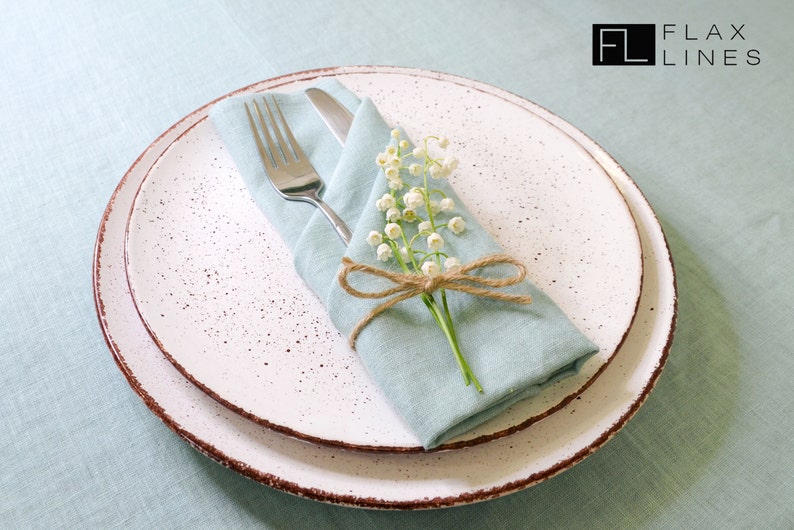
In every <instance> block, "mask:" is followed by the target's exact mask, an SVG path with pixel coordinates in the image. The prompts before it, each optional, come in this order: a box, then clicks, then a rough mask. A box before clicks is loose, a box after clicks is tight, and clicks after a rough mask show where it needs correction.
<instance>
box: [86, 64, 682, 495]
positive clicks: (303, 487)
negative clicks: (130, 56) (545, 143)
mask: <svg viewBox="0 0 794 530" xmlns="http://www.w3.org/2000/svg"><path fill="white" fill-rule="evenodd" d="M322 75H334V76H338V77H339V78H340V79H342V80H348V79H350V78H358V77H361V76H366V75H379V76H380V75H393V76H395V82H396V81H397V80H399V79H402V78H404V77H407V78H409V79H411V78H420V79H421V78H429V79H444V80H446V81H449V82H454V83H457V84H460V85H461V86H468V87H470V88H471V89H472V90H474V91H482V92H484V93H492V94H498V95H499V96H500V97H504V98H506V99H508V100H511V101H514V102H515V104H516V105H517V106H518V107H523V106H525V105H529V106H530V108H532V109H533V110H534V111H537V112H540V113H541V115H542V116H543V117H544V118H545V119H547V120H549V121H550V123H552V124H554V125H555V126H556V127H559V128H560V129H561V130H562V131H564V132H565V133H567V134H569V135H570V136H571V138H572V139H573V140H574V141H576V142H578V143H579V144H580V145H581V146H582V148H583V149H584V150H585V151H586V152H587V153H589V154H591V155H592V156H593V157H594V158H595V159H596V160H597V161H598V162H599V164H600V165H601V166H602V167H603V169H604V171H606V172H607V173H608V174H609V175H610V177H611V178H612V179H613V181H614V182H615V184H616V185H617V186H618V188H619V189H620V191H621V193H622V194H623V196H624V197H625V198H626V200H627V202H628V204H629V206H630V209H631V212H632V215H633V218H634V220H635V222H636V224H637V227H638V232H639V235H640V238H641V242H642V248H643V263H644V281H643V285H642V293H641V297H640V301H639V305H638V310H637V314H636V317H635V320H634V324H633V325H632V327H631V329H630V331H629V333H628V335H627V337H626V340H625V342H624V344H623V345H622V346H621V348H620V349H619V351H618V353H617V354H616V355H615V358H614V360H613V361H612V362H611V363H610V364H609V365H608V366H606V368H604V370H603V371H602V373H601V375H600V376H599V377H598V378H597V379H596V380H594V381H593V382H592V384H591V385H590V386H589V387H588V388H586V389H585V390H584V391H583V392H581V394H580V395H579V396H577V398H576V399H574V400H573V401H571V402H570V403H567V404H566V405H565V406H564V407H563V408H562V410H561V411H559V413H557V414H553V415H551V416H549V417H547V418H546V419H545V420H544V421H541V422H538V423H536V424H534V425H532V426H531V427H530V428H528V429H524V430H522V431H520V432H516V433H514V434H512V435H511V436H507V437H504V438H501V439H498V440H494V441H491V442H489V443H486V444H480V445H477V446H475V447H469V448H467V449H466V450H460V451H441V452H432V453H405V454H385V453H369V452H362V451H346V450H341V449H338V448H335V447H329V446H326V445H320V444H313V443H307V442H304V441H301V440H297V439H295V438H292V437H289V436H284V435H282V434H280V433H278V432H276V431H274V430H272V429H268V428H263V427H262V426H261V425H259V424H257V423H254V422H252V421H249V420H247V419H245V418H244V417H242V416H241V415H239V414H236V413H234V412H233V411H231V410H230V409H228V408H227V407H224V406H223V405H221V404H220V403H218V402H217V401H215V400H213V399H212V398H211V397H209V396H208V395H207V394H206V393H204V392H202V391H201V390H200V389H199V388H197V387H196V386H195V385H194V384H192V383H191V382H190V381H189V380H187V379H186V378H185V377H184V376H183V375H182V374H181V373H180V372H179V371H178V370H177V369H176V368H175V367H174V366H173V365H172V364H171V363H170V362H169V361H168V360H167V359H166V358H165V357H164V356H163V355H162V353H161V351H160V350H159V349H158V347H157V344H155V342H154V341H153V340H152V338H151V336H150V335H149V333H148V332H147V330H146V328H145V327H144V325H143V323H142V322H141V321H140V319H139V318H138V315H137V312H136V309H135V305H134V303H133V300H132V297H131V295H130V291H129V288H128V283H127V278H126V274H125V263H124V239H125V229H126V224H127V218H128V213H129V209H130V207H131V205H132V203H133V199H134V197H135V194H136V191H137V189H138V186H139V185H140V183H141V182H142V181H143V179H144V177H145V176H146V174H147V172H148V169H149V168H150V167H151V166H152V164H153V163H154V162H155V161H156V160H157V159H158V157H159V156H160V155H161V154H162V153H163V152H164V151H165V150H166V149H167V147H168V146H169V145H170V144H171V143H172V142H173V141H174V140H175V139H176V138H178V137H179V136H180V135H181V134H182V133H184V132H185V131H186V130H189V129H190V127H191V126H193V125H194V124H196V123H200V122H201V121H202V120H203V119H204V118H205V116H206V112H207V109H208V107H203V108H201V109H199V110H197V111H196V112H194V113H193V114H191V115H189V116H187V117H186V118H185V119H184V120H182V121H180V122H179V123H178V124H176V125H175V126H174V127H172V128H171V129H169V130H168V131H166V132H165V133H164V134H163V135H162V136H161V137H160V138H158V139H157V140H155V142H154V143H153V144H152V145H151V146H150V147H149V148H148V149H147V150H146V151H145V152H144V153H143V154H142V155H141V156H140V157H139V158H138V160H136V161H135V163H134V164H133V165H132V167H131V168H130V170H129V171H128V172H127V174H126V175H125V176H124V178H123V179H122V181H121V183H120V184H119V186H118V187H117V189H116V191H115V192H114V194H113V196H112V198H111V200H110V202H109V204H108V206H107V209H106V210H105V214H104V216H103V218H102V222H101V224H100V227H99V232H98V235H97V243H96V247H95V254H94V293H95V301H96V307H97V314H98V317H99V322H100V325H101V327H102V330H103V332H104V334H105V338H106V340H107V343H108V346H109V348H110V350H111V352H112V354H113V356H114V358H115V360H116V362H117V363H118V365H119V368H120V369H121V371H122V372H123V374H124V376H125V377H126V378H127V380H128V381H129V383H130V385H131V387H132V388H133V389H134V391H135V392H136V393H138V394H139V395H140V397H141V398H142V399H143V400H144V402H145V403H146V405H147V406H148V407H149V408H150V409H151V410H152V412H153V413H154V414H156V415H157V416H158V417H159V418H160V419H161V420H162V421H163V422H164V423H165V424H166V425H167V426H168V427H169V428H170V429H172V430H173V431H174V432H176V433H177V434H178V435H179V436H181V437H182V438H184V439H185V440H186V441H187V442H188V443H189V444H191V445H192V446H193V447H195V448H196V449H197V450H198V451H200V452H202V453H203V454H205V455H207V456H208V457H210V458H212V459H214V460H215V461H217V462H219V463H221V464H223V465H224V466H227V467H229V468H231V469H233V470H235V471H237V472H239V473H241V474H243V475H245V476H247V477H249V478H251V479H253V480H257V481H259V482H261V483H263V484H266V485H268V486H271V487H274V488H278V489H280V490H283V491H287V492H290V493H293V494H295V495H299V496H303V497H307V498H311V499H315V500H320V501H324V502H331V503H337V504H345V505H351V506H358V507H369V508H390V509H419V508H433V507H441V506H453V505H459V504H466V503H471V502H477V501H482V500H486V499H492V498H495V497H499V496H501V495H505V494H508V493H511V492H515V491H518V490H521V489H524V488H527V487H529V486H532V485H533V484H536V483H538V482H540V481H543V480H545V479H548V478H550V477H552V476H554V475H556V474H557V473H560V472H562V471H564V470H566V469H568V468H570V467H571V466H573V465H575V464H576V463H578V462H580V461H581V460H583V459H584V458H586V457H587V456H589V455H590V454H592V453H593V452H595V451H596V450H597V449H598V448H599V447H601V446H602V445H603V444H605V443H606V442H607V441H608V440H609V439H610V438H611V437H612V436H614V435H615V434H616V433H617V432H618V431H619V430H620V429H621V428H622V427H623V426H624V425H625V424H626V422H627V421H628V420H629V419H630V418H631V417H632V416H633V415H634V414H635V413H636V411H637V410H638V409H639V408H640V406H641V405H642V404H643V403H644V401H645V400H646V399H647V397H648V395H649V394H650V392H651V390H652V389H653V387H654V385H655V383H656V381H657V379H658V377H659V374H660V373H661V371H662V369H663V367H664V364H665V361H666V359H667V354H668V351H669V348H670V344H671V342H672V337H673V328H674V322H675V315H676V291H675V278H674V271H673V266H672V261H671V258H670V254H669V251H668V248H667V245H666V241H665V238H664V234H663V232H662V230H661V227H660V225H659V222H658V220H657V219H656V217H655V215H654V213H653V210H652V209H651V207H650V206H649V204H648V203H647V201H646V200H645V198H644V197H643V196H642V193H641V192H640V191H639V189H638V188H637V187H636V185H635V184H634V183H633V182H632V180H631V179H630V178H629V177H628V175H627V174H626V173H625V172H624V171H623V170H622V169H621V168H620V167H619V166H618V165H617V163H616V162H615V161H614V160H613V159H612V158H611V157H609V155H608V154H607V153H605V152H604V151H603V150H602V149H601V148H599V147H598V146H597V145H596V144H595V143H594V142H593V141H592V140H590V139H589V138H587V137H586V136H585V135H584V134H582V133H581V132H579V131H578V130H577V129H575V128H574V127H572V126H570V125H568V124H567V123H566V122H564V121H563V120H561V119H559V118H558V117H556V116H554V115H553V114H551V113H548V112H546V111H542V110H538V109H536V108H535V107H534V106H532V105H531V104H528V103H527V102H526V101H524V100H523V99H521V98H519V97H517V96H512V95H510V94H507V93H505V92H503V91H501V90H499V89H495V88H493V87H490V86H488V85H484V84H482V83H478V82H475V81H470V80H466V79H461V78H457V77H452V76H448V75H444V74H437V73H432V72H424V71H416V70H406V69H399V68H383V67H379V68H376V67H344V68H336V69H332V70H325V71H313V72H302V73H298V74H293V75H290V76H285V77H281V78H277V79H272V80H269V81H266V82H263V83H260V84H258V85H256V88H257V89H262V88H270V87H279V86H282V85H288V84H290V83H292V82H294V81H300V80H305V79H311V78H314V77H318V76H322Z"/></svg>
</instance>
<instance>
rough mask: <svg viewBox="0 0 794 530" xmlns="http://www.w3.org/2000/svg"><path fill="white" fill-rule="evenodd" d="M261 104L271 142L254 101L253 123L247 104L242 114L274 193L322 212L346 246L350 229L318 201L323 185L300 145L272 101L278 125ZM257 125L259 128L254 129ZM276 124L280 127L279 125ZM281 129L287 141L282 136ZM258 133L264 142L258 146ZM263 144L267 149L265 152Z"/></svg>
mask: <svg viewBox="0 0 794 530" xmlns="http://www.w3.org/2000/svg"><path fill="white" fill-rule="evenodd" d="M262 102H263V103H264V106H265V112H266V114H267V117H268V121H269V122H270V124H271V125H272V129H273V133H274V135H275V138H276V139H275V142H274V140H273V136H272V135H271V134H270V132H269V130H268V126H267V123H268V122H267V121H266V120H265V117H264V116H263V115H262V111H261V110H260V109H259V105H258V104H257V102H256V101H253V103H252V104H253V107H254V113H255V114H256V117H257V120H254V116H253V114H252V113H251V109H249V107H248V104H247V103H246V104H245V112H246V114H248V122H249V124H250V125H251V132H252V133H253V135H254V139H255V140H256V146H257V148H258V149H259V156H260V157H261V158H262V163H263V164H264V166H265V172H266V173H267V176H268V178H269V179H270V183H271V184H273V187H274V188H275V189H276V191H277V192H278V193H279V195H281V196H282V197H284V198H285V199H287V200H291V201H303V202H308V203H311V204H313V205H314V206H316V207H318V208H319V209H320V211H322V212H323V213H324V214H325V216H326V217H327V218H328V220H329V221H331V224H332V225H333V226H334V229H335V230H336V233H337V234H339V237H341V238H342V241H344V242H345V244H346V245H348V244H350V239H351V237H352V234H351V232H350V229H349V228H348V227H347V225H345V223H344V221H342V219H340V217H339V216H338V215H337V214H336V212H334V211H333V210H332V209H331V208H330V207H329V206H328V205H327V204H326V203H325V202H323V200H322V199H321V198H320V195H319V192H320V190H321V189H322V188H323V181H322V179H321V178H320V176H319V175H318V174H317V172H316V171H315V170H314V167H312V165H311V162H309V159H308V158H307V157H306V155H305V154H304V153H303V150H302V149H301V147H300V145H298V142H297V141H296V140H295V137H294V136H293V135H292V130H290V128H289V125H287V121H286V120H285V119H284V115H283V114H282V113H281V109H280V108H279V106H278V103H277V102H276V100H275V98H273V106H274V107H275V109H276V114H277V115H278V118H279V119H278V121H277V120H276V119H275V117H274V115H273V111H272V110H271V109H270V105H269V104H268V102H267V100H266V99H265V98H264V97H263V98H262ZM257 121H258V122H259V127H257ZM279 122H280V123H281V125H279ZM282 128H283V130H284V134H286V136H287V138H286V139H285V138H284V134H282ZM260 130H261V133H262V136H263V137H264V138H265V141H264V142H262V136H260ZM265 144H267V148H265Z"/></svg>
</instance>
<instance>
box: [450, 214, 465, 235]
mask: <svg viewBox="0 0 794 530" xmlns="http://www.w3.org/2000/svg"><path fill="white" fill-rule="evenodd" d="M447 228H449V229H450V230H451V231H452V233H453V234H455V235H458V234H460V233H461V232H463V230H464V229H465V228H466V221H464V220H463V218H462V217H453V218H452V219H450V220H449V222H448V223H447Z"/></svg>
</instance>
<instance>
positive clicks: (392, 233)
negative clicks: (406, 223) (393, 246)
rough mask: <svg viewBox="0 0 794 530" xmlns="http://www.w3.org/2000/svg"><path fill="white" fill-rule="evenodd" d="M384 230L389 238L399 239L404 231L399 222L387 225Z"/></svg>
mask: <svg viewBox="0 0 794 530" xmlns="http://www.w3.org/2000/svg"><path fill="white" fill-rule="evenodd" d="M383 231H384V232H385V233H386V237H388V238H389V239H397V238H398V237H400V234H402V233H403V230H402V228H400V225H398V224H397V223H389V224H387V225H386V227H385V228H384V229H383Z"/></svg>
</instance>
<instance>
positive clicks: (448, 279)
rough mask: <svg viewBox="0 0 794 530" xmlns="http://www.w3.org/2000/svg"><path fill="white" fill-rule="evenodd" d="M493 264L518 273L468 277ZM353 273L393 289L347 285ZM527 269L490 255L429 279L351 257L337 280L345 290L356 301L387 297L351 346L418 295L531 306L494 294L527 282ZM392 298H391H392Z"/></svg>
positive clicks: (526, 299)
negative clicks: (441, 293)
mask: <svg viewBox="0 0 794 530" xmlns="http://www.w3.org/2000/svg"><path fill="white" fill-rule="evenodd" d="M490 265H512V266H513V267H515V268H516V274H514V275H513V276H508V277H506V278H488V277H485V276H478V275H475V274H469V273H470V272H471V271H474V270H477V269H479V268H482V267H487V266H490ZM353 272H363V273H365V274H370V275H372V276H377V277H380V278H385V279H387V280H389V281H391V282H392V283H394V286H393V287H390V288H388V289H384V290H382V291H375V292H365V291H360V290H358V289H356V288H355V287H352V286H351V285H350V283H349V282H348V276H349V275H350V274H351V273H353ZM526 275H527V269H526V267H524V264H523V263H521V262H520V261H518V260H516V259H514V258H513V257H511V256H508V255H507V254H489V255H487V256H483V257H482V258H479V259H477V260H474V261H471V262H469V263H466V264H464V265H461V266H459V267H455V268H454V269H452V270H449V271H446V272H443V273H440V274H438V275H436V276H426V275H424V274H417V273H410V272H394V271H389V270H385V269H381V268H379V267H375V266H372V265H367V264H365V263H358V262H355V261H353V260H351V259H350V258H347V257H345V258H342V268H341V270H340V271H339V275H338V277H337V278H338V281H339V285H340V286H341V287H342V289H344V290H345V292H347V293H348V294H350V295H352V296H355V297H356V298H388V300H386V301H385V302H383V303H382V304H380V305H378V306H377V307H375V308H374V309H372V310H371V311H370V312H369V313H367V314H366V315H365V316H364V317H363V318H362V319H361V320H360V321H359V322H358V324H356V327H355V328H353V331H352V332H351V333H350V340H349V343H350V346H351V347H354V346H355V344H356V338H357V337H358V334H359V333H360V332H361V330H363V329H364V328H365V327H366V326H367V325H368V324H369V323H370V322H372V320H373V319H374V318H375V317H376V316H378V315H380V314H381V313H383V312H384V311H386V310H387V309H389V308H390V307H392V306H394V305H396V304H398V303H400V302H402V301H403V300H407V299H409V298H413V297H414V296H418V295H423V294H426V295H430V294H432V293H433V292H435V291H437V290H439V289H449V290H451V291H460V292H463V293H468V294H471V295H474V296H483V297H485V298H491V299H493V300H502V301H505V302H512V303H516V304H529V303H531V302H532V297H531V296H529V295H518V294H509V293H503V292H501V291H495V290H494V289H498V288H501V287H508V286H510V285H516V284H518V283H521V282H522V281H524V278H526ZM390 297H391V298H390Z"/></svg>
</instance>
